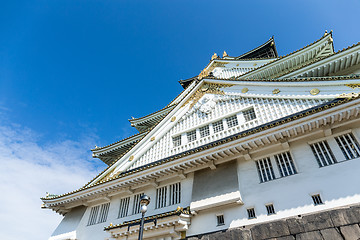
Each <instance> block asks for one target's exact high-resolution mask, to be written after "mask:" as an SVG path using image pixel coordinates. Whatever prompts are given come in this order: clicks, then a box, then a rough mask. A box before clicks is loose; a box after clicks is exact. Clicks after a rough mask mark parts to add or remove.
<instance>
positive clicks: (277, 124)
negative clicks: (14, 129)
mask: <svg viewBox="0 0 360 240" xmlns="http://www.w3.org/2000/svg"><path fill="white" fill-rule="evenodd" d="M359 97H360V94H353V95H351V96H344V97H343V98H337V99H334V100H332V101H329V102H326V103H324V104H321V105H318V106H315V107H313V108H309V109H306V110H304V111H300V112H298V113H295V114H292V115H290V116H286V117H284V118H280V119H277V120H275V121H272V122H269V123H266V124H262V125H260V126H257V127H254V128H251V129H248V130H246V131H243V132H240V133H237V134H234V135H232V136H229V137H226V138H223V139H220V140H217V141H214V142H211V143H209V144H206V145H203V146H200V147H197V148H195V149H191V150H187V151H184V152H182V153H179V154H176V155H173V156H170V157H167V158H165V159H161V160H158V161H156V162H152V163H149V164H147V165H144V166H141V167H138V168H135V169H132V170H129V171H126V172H122V173H120V174H118V175H117V176H114V177H112V178H110V179H107V180H103V181H99V182H97V183H95V184H92V185H86V186H84V187H82V188H80V189H78V190H74V191H72V192H69V193H65V194H61V195H58V196H53V197H48V198H46V197H45V198H41V200H42V201H43V202H44V203H45V204H54V203H57V202H59V201H60V202H61V201H63V200H64V201H70V200H67V199H68V198H69V197H70V196H71V195H74V194H77V193H79V192H82V191H87V192H89V191H90V190H91V189H93V188H97V189H99V188H101V185H104V184H108V183H110V182H112V181H118V180H120V179H122V178H125V177H129V176H131V175H133V174H140V173H141V172H143V171H145V170H151V169H152V168H155V167H158V166H160V165H163V164H167V163H169V162H173V161H175V160H177V159H180V158H184V157H191V155H193V154H198V153H200V152H203V151H206V150H209V149H212V148H213V147H217V146H221V145H224V144H227V143H229V142H232V141H236V140H239V139H244V138H247V137H250V136H252V135H254V134H259V133H261V132H263V131H267V130H269V131H270V129H274V130H276V129H277V130H281V129H282V125H284V124H288V123H290V122H292V121H300V122H301V120H302V119H304V118H308V117H311V116H312V115H314V114H317V113H319V112H323V111H330V110H331V109H333V108H335V107H337V106H339V105H342V104H346V103H348V102H351V101H353V100H355V99H359ZM338 110H340V109H339V108H337V110H335V111H338ZM358 110H359V109H358ZM353 114H356V115H357V114H358V112H353ZM139 176H143V174H140V175H139ZM76 198H78V197H76ZM48 208H49V207H48Z"/></svg>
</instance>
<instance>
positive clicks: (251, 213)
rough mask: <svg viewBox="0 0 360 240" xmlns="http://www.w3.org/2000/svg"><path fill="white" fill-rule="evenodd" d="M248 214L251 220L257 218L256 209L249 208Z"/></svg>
mask: <svg viewBox="0 0 360 240" xmlns="http://www.w3.org/2000/svg"><path fill="white" fill-rule="evenodd" d="M247 213H248V218H249V219H252V218H256V214H255V208H248V209H247Z"/></svg>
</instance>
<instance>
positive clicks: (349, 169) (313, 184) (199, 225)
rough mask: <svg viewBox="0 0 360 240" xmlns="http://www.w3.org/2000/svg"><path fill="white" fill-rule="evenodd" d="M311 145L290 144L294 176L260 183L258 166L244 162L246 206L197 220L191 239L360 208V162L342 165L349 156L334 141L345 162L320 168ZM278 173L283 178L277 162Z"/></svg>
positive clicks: (358, 133)
mask: <svg viewBox="0 0 360 240" xmlns="http://www.w3.org/2000/svg"><path fill="white" fill-rule="evenodd" d="M353 133H354V135H355V137H356V138H357V139H358V140H359V141H360V138H359V137H360V129H353ZM313 140H316V139H313ZM308 141H309V139H307V140H306V141H305V140H303V141H299V142H295V143H291V144H290V149H291V150H290V152H291V154H292V157H293V159H294V161H295V165H296V167H297V170H298V173H297V174H295V175H292V176H288V177H283V178H278V179H274V180H272V181H269V182H265V183H260V180H259V176H258V173H257V169H256V165H255V162H254V161H253V160H249V161H245V160H243V161H239V162H238V179H239V188H240V193H241V197H242V200H243V202H244V205H237V206H236V205H235V206H234V205H233V206H228V207H226V206H224V207H218V208H214V209H211V210H208V211H202V212H199V213H198V215H196V216H194V217H193V218H192V220H191V227H190V229H189V231H187V236H192V235H197V234H201V233H206V232H213V231H217V230H219V229H226V228H233V227H241V226H247V225H252V224H255V223H260V222H266V221H271V220H275V219H280V218H285V217H290V216H296V215H301V214H306V213H312V212H317V211H320V210H324V209H330V208H335V207H339V206H345V205H351V204H356V203H360V189H359V187H358V183H359V182H360V174H359V173H358V169H360V158H356V159H352V160H347V161H342V162H340V161H341V160H344V159H345V157H344V156H343V154H342V152H341V150H340V148H339V147H338V146H337V144H336V142H335V141H334V138H333V136H331V137H329V138H328V142H329V145H330V146H331V148H332V151H333V153H334V155H335V156H336V158H337V160H338V161H339V163H337V164H334V165H330V166H325V167H321V168H320V167H319V166H318V164H317V162H316V159H315V157H314V155H313V153H312V151H311V149H310V147H309V146H308V143H307V142H308ZM264 157H265V156H264ZM273 168H274V171H275V174H276V175H277V176H279V174H278V168H277V166H276V165H275V164H274V163H273ZM312 194H320V195H321V198H322V200H323V202H324V204H323V205H318V206H314V204H313V201H312V198H311V195H312ZM268 203H272V204H274V208H275V211H276V214H274V215H270V216H268V215H267V212H266V208H265V204H268ZM252 207H254V208H255V211H256V216H257V217H256V218H255V219H251V220H249V219H248V215H247V208H252ZM217 214H224V219H225V225H223V226H220V227H217V226H216V224H217V222H216V215H217Z"/></svg>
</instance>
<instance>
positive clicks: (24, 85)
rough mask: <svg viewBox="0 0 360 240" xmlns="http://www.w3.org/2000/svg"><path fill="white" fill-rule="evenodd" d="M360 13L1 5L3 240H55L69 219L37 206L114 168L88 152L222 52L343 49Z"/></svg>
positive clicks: (305, 5) (198, 4)
mask: <svg viewBox="0 0 360 240" xmlns="http://www.w3.org/2000/svg"><path fill="white" fill-rule="evenodd" d="M359 9H360V1H359V0H349V1H316V0H313V1H309V0H304V1H289V0H286V1H276V0H275V1H239V0H235V1H232V0H228V1H209V0H207V1H202V0H201V1H200V0H197V1H194V0H181V1H178V0H167V1H159V0H153V1H149V0H142V1H139V0H131V1H130V0H128V1H127V0H96V1H95V0H86V1H85V0H41V1H40V0H37V1H36V0H23V1H18V0H8V1H5V0H0V192H1V193H6V194H5V195H4V196H3V197H1V198H0V206H1V207H0V216H1V217H0V239H7V240H11V239H28V240H32V239H33V240H38V239H47V238H48V237H49V236H50V234H51V232H52V231H53V230H54V229H55V227H56V225H57V224H58V222H59V221H60V219H61V217H60V216H58V215H57V214H55V213H53V212H51V211H50V210H40V208H39V206H40V204H41V201H40V199H39V197H41V196H44V195H45V191H50V192H51V193H55V194H61V193H65V192H68V191H71V190H74V189H77V188H78V187H80V186H82V185H83V184H85V183H86V182H88V181H89V180H90V179H92V178H93V177H94V176H95V175H96V174H97V173H98V172H99V171H101V170H102V169H103V168H104V167H105V166H104V164H102V163H101V161H100V160H97V159H92V158H91V152H90V151H89V149H90V148H93V147H94V145H98V146H104V145H107V144H110V143H113V142H115V141H118V140H120V139H122V138H125V137H127V136H129V135H132V134H134V133H136V130H135V129H133V128H131V127H130V124H129V122H128V119H129V118H131V116H134V117H141V116H143V115H147V114H149V113H151V112H154V111H156V110H158V109H160V108H162V107H164V106H165V105H167V104H168V103H169V102H170V101H171V100H172V99H173V98H174V97H175V96H177V95H178V94H179V93H180V92H181V91H182V88H181V86H180V84H179V83H178V81H179V80H180V79H186V78H189V77H193V76H195V75H197V74H198V73H199V72H200V71H201V70H202V69H203V68H204V67H205V66H206V65H207V63H208V62H209V59H210V57H211V55H212V54H213V53H214V52H217V53H218V54H222V52H223V51H224V50H226V51H227V53H228V54H229V55H231V56H237V55H240V54H242V53H244V52H247V51H249V50H251V49H253V48H255V47H257V46H258V45H260V44H262V43H264V42H265V41H267V40H268V39H269V38H270V37H271V36H273V35H274V36H275V41H276V46H277V50H278V52H279V54H280V55H285V54H288V53H290V52H292V51H295V50H297V49H299V48H302V47H304V46H305V45H307V44H309V43H311V42H313V41H315V40H317V39H318V38H320V37H321V36H322V35H323V33H324V31H325V30H328V31H329V30H331V29H332V30H334V34H333V36H334V44H335V50H339V49H342V48H345V47H347V46H349V45H352V44H354V43H357V42H358V41H360V31H359V23H360V21H359ZM30 219H31V221H29V220H30ZM14 223H15V224H14ZM18 224H21V228H20V227H18ZM14 233H16V234H14Z"/></svg>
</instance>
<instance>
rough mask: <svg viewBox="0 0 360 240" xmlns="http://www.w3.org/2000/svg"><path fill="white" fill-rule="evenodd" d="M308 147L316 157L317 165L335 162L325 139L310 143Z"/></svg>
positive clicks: (321, 165)
mask: <svg viewBox="0 0 360 240" xmlns="http://www.w3.org/2000/svg"><path fill="white" fill-rule="evenodd" d="M310 148H311V150H312V152H313V154H314V156H315V158H316V161H317V163H318V164H319V167H324V166H328V165H331V164H334V163H336V159H335V157H334V154H333V153H332V151H331V149H330V147H329V144H328V143H327V141H321V142H318V143H314V144H311V145H310Z"/></svg>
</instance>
